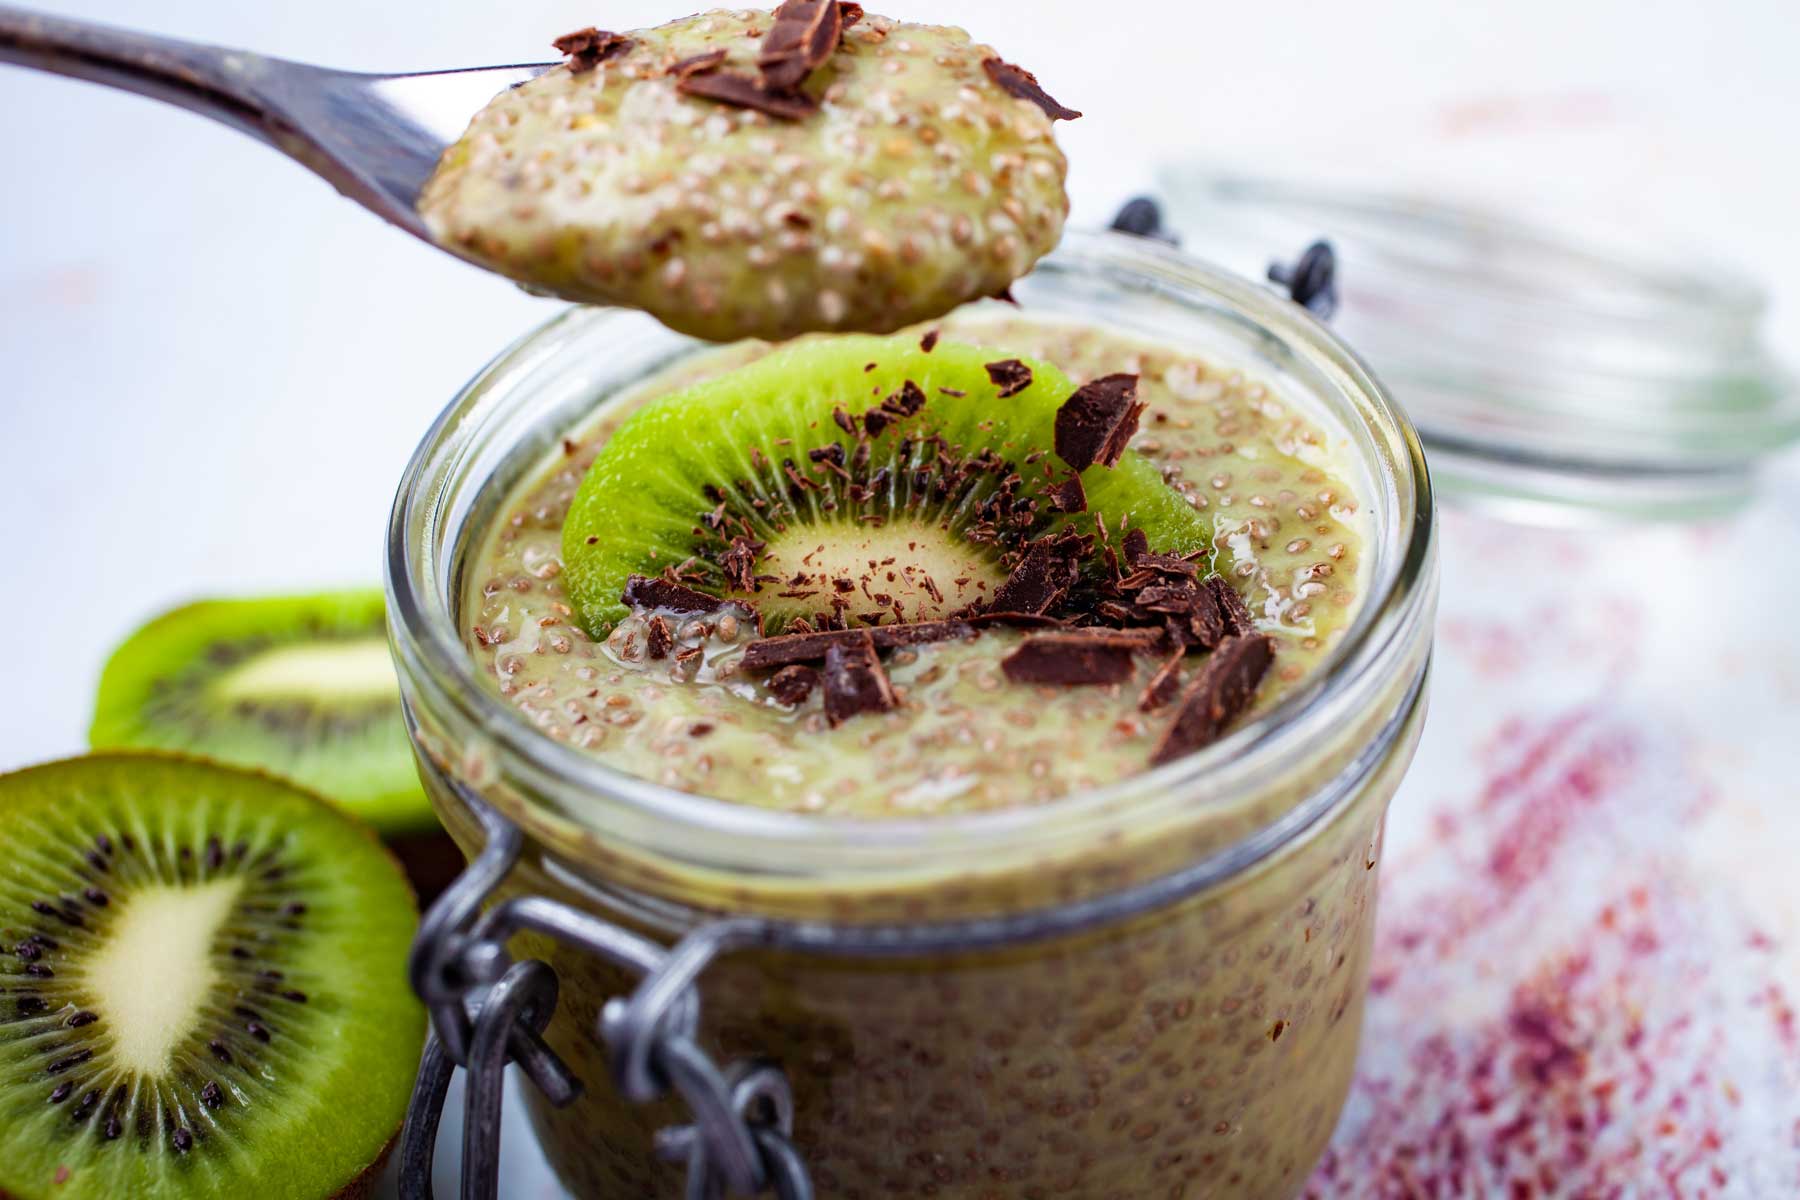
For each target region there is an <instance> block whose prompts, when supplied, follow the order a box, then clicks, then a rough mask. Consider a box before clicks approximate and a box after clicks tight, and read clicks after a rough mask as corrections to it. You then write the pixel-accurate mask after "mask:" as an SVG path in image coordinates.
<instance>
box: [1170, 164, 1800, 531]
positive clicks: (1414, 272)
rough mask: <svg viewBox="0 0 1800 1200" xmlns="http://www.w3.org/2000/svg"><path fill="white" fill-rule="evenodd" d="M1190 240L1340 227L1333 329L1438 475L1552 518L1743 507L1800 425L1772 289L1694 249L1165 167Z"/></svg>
mask: <svg viewBox="0 0 1800 1200" xmlns="http://www.w3.org/2000/svg"><path fill="white" fill-rule="evenodd" d="M1159 187H1160V188H1161V189H1162V191H1163V192H1164V193H1165V194H1166V195H1167V196H1168V198H1169V211H1170V222H1171V224H1172V226H1173V227H1174V228H1175V230H1176V231H1178V232H1179V233H1180V234H1182V235H1184V236H1186V237H1187V238H1188V244H1189V245H1191V246H1193V247H1195V248H1196V249H1197V250H1198V251H1199V252H1200V253H1204V254H1205V255H1206V256H1207V257H1208V258H1211V259H1215V260H1216V261H1218V262H1220V263H1222V264H1223V265H1225V266H1227V267H1229V268H1231V269H1233V270H1237V271H1243V272H1246V273H1249V274H1252V275H1261V274H1262V273H1263V271H1264V270H1265V268H1266V267H1267V266H1268V265H1269V256H1270V254H1271V252H1277V253H1291V252H1293V251H1296V250H1298V249H1299V248H1300V247H1301V246H1303V245H1305V244H1306V242H1307V241H1310V240H1312V239H1314V238H1324V239H1327V240H1329V241H1330V243H1331V245H1332V247H1333V248H1334V250H1335V251H1336V254H1337V259H1338V262H1339V263H1340V264H1341V266H1342V271H1343V284H1342V287H1341V289H1340V293H1341V294H1340V297H1339V299H1340V304H1339V307H1338V311H1337V315H1336V316H1335V318H1334V319H1333V328H1334V329H1335V330H1336V331H1337V332H1338V334H1339V335H1340V336H1342V337H1343V338H1344V339H1345V340H1346V341H1348V342H1349V343H1350V344H1351V345H1353V346H1355V347H1356V348H1357V350H1358V352H1360V353H1361V354H1363V355H1364V356H1365V357H1366V358H1367V359H1368V361H1369V362H1371V363H1373V364H1374V365H1375V368H1376V369H1377V370H1378V371H1379V372H1380V373H1381V378H1382V380H1383V382H1384V383H1386V384H1387V386H1388V387H1390V388H1391V389H1392V390H1393V392H1394V394H1395V395H1397V396H1398V397H1399V398H1400V400H1401V402H1402V403H1404V404H1405V405H1406V408H1407V411H1408V412H1409V413H1410V414H1411V415H1412V417H1413V419H1414V421H1415V422H1416V423H1417V425H1418V429H1419V434H1420V436H1421V438H1422V439H1423V440H1424V442H1425V445H1426V448H1427V450H1428V451H1429V452H1430V455H1431V464H1432V470H1433V472H1434V475H1435V477H1436V480H1437V483H1438V487H1439V490H1440V491H1441V492H1442V493H1443V494H1444V495H1445V496H1446V497H1447V498H1450V499H1453V500H1455V501H1457V502H1459V503H1461V504H1463V505H1466V506H1467V507H1470V508H1477V507H1478V508H1480V509H1482V510H1483V511H1485V512H1488V513H1490V514H1492V515H1494V516H1498V517H1501V518H1504V519H1522V520H1526V521H1529V522H1533V523H1538V524H1551V525H1565V526H1566V525H1572V524H1573V525H1588V526H1592V525H1596V524H1617V523H1619V522H1620V521H1621V520H1629V521H1638V520H1658V521H1662V520H1695V519H1704V518H1711V517H1720V516H1725V515H1729V514H1730V513H1733V512H1735V511H1737V510H1738V509H1740V508H1742V507H1743V506H1744V505H1745V504H1747V503H1748V502H1749V501H1750V499H1751V498H1752V497H1753V496H1754V494H1755V491H1756V485H1757V481H1758V476H1759V474H1760V473H1761V471H1762V468H1763V467H1764V466H1765V465H1766V464H1767V463H1768V462H1769V461H1770V459H1771V458H1772V457H1773V456H1774V455H1776V454H1778V453H1779V452H1781V451H1782V450H1784V449H1786V448H1788V447H1790V446H1792V445H1794V444H1795V442H1796V441H1800V386H1796V383H1795V380H1794V379H1793V377H1792V375H1791V374H1789V373H1788V372H1787V371H1786V370H1785V369H1784V368H1783V367H1782V366H1781V364H1780V363H1779V362H1778V361H1776V359H1775V357H1774V356H1773V355H1772V354H1771V353H1770V350H1769V348H1768V346H1767V344H1766V340H1765V334H1764V328H1763V327H1764V322H1765V318H1766V315H1767V311H1768V298H1767V296H1766V295H1765V294H1764V292H1763V290H1762V289H1761V288H1760V287H1759V286H1757V285H1756V284H1755V283H1754V282H1752V281H1750V280H1747V279H1744V278H1741V277H1739V276H1738V275H1737V274H1735V273H1734V272H1732V271H1730V270H1727V269H1725V268H1723V267H1721V266H1719V265H1717V264H1716V263H1714V262H1711V261H1709V260H1705V259H1702V258H1700V257H1698V256H1689V257H1687V258H1680V257H1676V256H1674V255H1667V256H1663V255H1659V254H1658V252H1657V251H1655V250H1647V249H1645V248H1643V247H1639V246H1628V245H1612V244H1609V243H1607V242H1606V241H1603V240H1602V241H1597V240H1595V239H1594V238H1593V237H1591V236H1590V237H1585V238H1584V237H1581V236H1579V235H1576V234H1574V233H1569V232H1564V231H1560V230H1556V229H1550V228H1540V227H1538V226H1534V225H1531V224H1527V223H1525V222H1522V221H1519V220H1516V219H1514V218H1512V217H1510V216H1508V215H1506V214H1501V213H1495V212H1488V211H1484V210H1481V209H1478V208H1472V207H1467V206H1463V205H1459V204H1456V203H1452V202H1446V201H1440V200H1435V199H1430V198H1427V197H1414V196H1397V195H1383V194H1378V193H1363V192H1356V191H1349V190H1338V189H1334V188H1330V187H1325V186H1318V185H1314V184H1309V183H1301V182H1288V181H1283V180H1277V179H1260V178H1247V177H1238V176H1230V175H1218V174H1214V173H1212V172H1210V171H1208V170H1207V169H1205V168H1203V167H1180V168H1171V169H1168V170H1165V171H1163V172H1162V173H1161V177H1160V179H1159Z"/></svg>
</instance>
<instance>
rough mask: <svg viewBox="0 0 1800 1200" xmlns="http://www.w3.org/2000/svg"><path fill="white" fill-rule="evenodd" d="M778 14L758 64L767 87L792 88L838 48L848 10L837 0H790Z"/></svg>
mask: <svg viewBox="0 0 1800 1200" xmlns="http://www.w3.org/2000/svg"><path fill="white" fill-rule="evenodd" d="M774 16H775V20H774V23H773V24H771V25H770V26H769V32H768V34H767V36H765V37H764V38H763V43H762V53H761V54H760V55H759V56H758V57H757V60H756V68H757V70H758V71H760V72H761V73H762V83H763V87H764V88H766V89H768V90H769V91H772V92H791V91H793V90H794V89H795V88H798V87H799V86H800V85H801V84H802V83H804V82H805V81H806V77H807V76H808V75H810V74H812V72H813V69H814V68H816V67H820V66H823V65H824V64H825V62H826V60H827V59H829V58H830V57H831V55H832V53H833V52H834V51H836V50H837V48H838V38H839V37H840V36H842V34H843V31H844V12H843V9H842V8H841V7H839V5H838V3H837V0H786V2H785V3H784V4H782V5H781V7H780V8H777V9H776V10H775V14H774Z"/></svg>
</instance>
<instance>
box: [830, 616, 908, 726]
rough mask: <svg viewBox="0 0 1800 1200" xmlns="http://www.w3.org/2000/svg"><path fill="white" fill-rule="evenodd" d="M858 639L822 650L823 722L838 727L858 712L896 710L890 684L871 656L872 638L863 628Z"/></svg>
mask: <svg viewBox="0 0 1800 1200" xmlns="http://www.w3.org/2000/svg"><path fill="white" fill-rule="evenodd" d="M857 633H858V634H859V635H860V636H859V637H857V638H855V639H853V640H846V641H841V642H836V643H834V644H833V645H832V646H831V647H830V648H829V649H828V650H826V651H825V674H824V683H825V719H826V720H828V721H830V722H831V723H832V724H833V725H841V724H843V723H844V722H845V721H848V720H849V719H850V718H851V717H854V716H858V715H860V714H862V713H872V712H887V711H888V710H889V709H892V708H897V707H899V704H900V700H899V697H897V696H895V695H894V685H893V684H892V683H890V682H888V677H887V672H886V671H885V670H883V669H882V666H881V660H880V659H879V658H878V657H876V654H875V639H874V638H873V637H870V636H869V631H868V630H866V629H863V630H858V631H857Z"/></svg>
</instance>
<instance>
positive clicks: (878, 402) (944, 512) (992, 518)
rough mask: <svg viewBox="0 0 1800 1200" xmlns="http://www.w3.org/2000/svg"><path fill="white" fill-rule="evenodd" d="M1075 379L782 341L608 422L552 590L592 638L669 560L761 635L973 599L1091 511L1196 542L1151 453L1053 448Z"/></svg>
mask: <svg viewBox="0 0 1800 1200" xmlns="http://www.w3.org/2000/svg"><path fill="white" fill-rule="evenodd" d="M927 345H929V349H927V348H926V346H927ZM1075 391H1076V388H1075V385H1074V383H1073V382H1072V381H1070V380H1069V379H1068V377H1067V376H1065V375H1064V374H1063V373H1062V372H1061V371H1059V370H1057V368H1055V367H1054V366H1052V365H1050V364H1049V363H1046V362H1042V361H1039V360H1035V359H1028V360H1020V359H1012V358H1007V357H1005V356H1004V355H999V354H996V353H995V352H994V351H992V350H988V349H982V348H979V347H975V346H970V345H963V344H960V343H955V342H949V341H938V340H936V339H935V338H933V337H931V336H930V335H928V336H927V338H926V339H924V340H923V341H921V339H919V338H918V337H915V336H911V335H898V336H894V337H887V338H879V337H869V336H863V335H840V336H837V337H828V338H816V339H811V340H806V341H802V342H799V343H796V344H794V345H792V346H789V347H785V348H782V349H778V350H776V351H774V352H772V353H770V354H768V355H767V356H765V357H763V358H760V359H758V360H756V361H754V362H752V363H750V364H748V365H746V366H743V367H740V368H738V369H737V370H734V371H732V372H730V373H729V374H726V375H723V376H720V377H718V378H715V379H712V380H708V381H706V382H703V383H700V384H698V385H696V386H694V387H691V388H688V389H686V390H684V391H681V392H678V393H675V394H672V395H669V396H665V397H662V398H660V399H658V400H655V401H652V402H651V403H649V404H647V405H645V406H644V407H643V408H641V409H639V410H638V411H636V412H635V413H633V414H632V415H631V416H630V417H629V418H628V419H626V420H625V421H624V422H623V423H622V424H621V425H620V426H619V428H618V429H617V430H616V431H615V432H614V433H613V435H612V436H611V437H610V438H609V439H608V440H607V442H606V444H605V445H604V446H603V447H602V448H601V451H600V453H599V455H598V457H597V458H596V459H595V460H594V463H593V465H592V466H591V467H590V468H589V470H588V473H587V475H586V477H585V478H584V479H583V481H582V484H581V487H580V489H579V490H578V491H577V493H576V496H575V499H574V501H573V503H572V504H571V506H570V509H569V513H568V516H567V518H566V519H565V521H564V524H563V545H562V550H563V576H562V581H563V584H564V587H565V590H566V592H567V594H568V596H569V597H570V600H571V602H572V603H573V604H574V606H575V608H576V611H577V614H578V615H579V617H580V618H581V621H582V623H583V625H584V627H585V628H586V629H587V630H588V632H589V633H590V634H591V635H593V636H595V637H604V636H605V635H606V634H607V632H608V631H609V630H610V629H611V628H612V626H613V625H614V624H615V623H616V622H618V621H619V620H621V619H622V618H623V617H625V616H626V615H627V614H628V613H629V611H630V608H629V606H628V604H627V603H626V601H625V600H624V598H623V597H624V593H625V590H626V587H627V585H628V583H629V582H630V580H631V579H632V577H634V576H645V577H655V576H658V575H659V574H663V573H665V572H670V573H672V574H673V575H675V576H677V577H679V578H680V579H681V580H682V581H683V583H684V585H685V586H688V587H690V588H692V589H694V590H697V591H701V592H705V593H707V594H709V595H712V596H717V597H722V598H725V599H734V598H735V599H741V600H744V601H745V602H747V603H748V604H749V605H751V606H752V607H753V608H754V609H755V610H756V611H757V612H758V613H759V614H760V617H761V620H762V622H763V632H765V633H770V634H773V633H779V632H781V631H782V630H783V629H784V628H787V627H789V626H790V625H792V624H793V623H794V622H796V621H798V620H804V621H805V622H806V625H807V626H810V627H813V628H829V627H834V626H840V625H859V624H879V623H901V622H907V621H921V620H932V619H936V618H940V617H946V616H951V615H956V614H958V613H963V612H972V611H979V610H981V609H982V608H984V607H987V606H989V605H990V603H991V602H992V600H993V598H994V596H995V595H996V593H997V592H998V590H999V589H1000V587H1001V585H1002V584H1003V583H1004V582H1005V581H1006V579H1007V577H1008V574H1009V572H1010V571H1011V570H1012V568H1013V567H1014V566H1015V565H1016V564H1017V562H1018V560H1019V559H1020V557H1021V556H1022V555H1023V554H1024V553H1025V552H1026V549H1027V547H1028V546H1029V545H1030V544H1032V543H1034V542H1038V541H1041V540H1043V539H1044V538H1046V537H1053V536H1055V535H1057V534H1059V533H1060V532H1062V531H1063V530H1065V529H1070V530H1074V531H1076V532H1079V533H1082V534H1096V533H1097V525H1098V523H1099V522H1102V521H1104V522H1105V523H1106V525H1107V527H1108V528H1109V529H1112V530H1114V531H1115V536H1117V533H1118V532H1119V531H1122V529H1123V527H1124V526H1125V525H1126V524H1129V526H1130V527H1132V528H1134V529H1137V530H1139V531H1141V533H1142V535H1143V536H1144V537H1145V538H1146V539H1147V542H1148V545H1149V546H1150V547H1151V548H1153V549H1155V550H1158V551H1161V552H1166V553H1175V554H1188V553H1194V552H1201V553H1207V552H1209V551H1210V543H1211V526H1210V523H1209V522H1208V521H1207V520H1206V518H1205V517H1204V516H1203V515H1202V514H1201V513H1200V512H1198V511H1196V510H1195V509H1194V508H1193V506H1192V505H1190V504H1189V503H1188V502H1187V501H1186V500H1185V499H1184V498H1183V497H1182V496H1181V495H1180V494H1179V493H1178V492H1176V491H1175V490H1174V489H1173V488H1171V487H1169V486H1168V485H1167V484H1166V483H1165V482H1164V480H1163V478H1162V475H1161V473H1160V472H1159V471H1158V469H1157V468H1156V466H1155V465H1154V464H1152V463H1151V462H1150V461H1149V460H1147V459H1145V458H1143V457H1142V456H1140V455H1138V454H1136V453H1134V452H1132V451H1129V450H1125V451H1123V452H1122V453H1121V454H1119V455H1117V456H1116V459H1115V461H1113V462H1112V463H1111V465H1107V464H1106V463H1102V462H1094V463H1091V464H1088V465H1086V466H1085V467H1084V468H1083V469H1082V470H1080V471H1076V470H1075V469H1074V468H1072V467H1071V466H1069V465H1068V463H1066V462H1065V461H1064V460H1063V459H1062V458H1061V457H1059V456H1058V454H1057V451H1056V446H1057V437H1058V435H1057V426H1058V414H1059V410H1062V409H1063V407H1064V405H1065V403H1066V402H1067V401H1069V399H1070V398H1071V396H1072V395H1074V393H1075ZM1073 480H1079V486H1077V487H1073V488H1072V487H1071V483H1072V481H1073ZM671 569H672V571H671Z"/></svg>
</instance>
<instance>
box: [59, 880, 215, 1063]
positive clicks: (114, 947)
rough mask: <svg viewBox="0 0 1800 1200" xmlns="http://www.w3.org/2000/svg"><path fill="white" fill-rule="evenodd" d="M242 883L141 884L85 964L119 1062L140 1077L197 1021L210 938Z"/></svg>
mask: <svg viewBox="0 0 1800 1200" xmlns="http://www.w3.org/2000/svg"><path fill="white" fill-rule="evenodd" d="M242 888H243V880H242V879H240V878H238V877H236V876H229V877H227V878H224V879H218V880H214V881H212V882H209V883H197V884H192V885H189V886H185V887H175V886H166V885H165V886H154V887H146V888H144V889H143V890H142V891H139V892H138V893H136V894H135V895H133V896H131V897H130V898H129V899H128V900H126V901H125V907H124V910H123V911H122V912H120V914H119V915H118V917H117V918H116V919H115V920H116V922H117V923H116V924H115V925H114V926H113V928H112V931H111V934H110V936H109V938H108V940H107V941H106V942H105V943H104V944H103V945H102V947H101V949H100V951H99V953H98V954H97V955H95V957H94V960H93V962H91V963H90V964H88V966H87V968H86V971H85V975H86V983H87V985H88V987H89V989H90V990H91V991H92V992H93V995H94V999H95V1001H96V1003H98V1004H99V1005H100V1006H101V1007H102V1008H104V1009H105V1010H106V1012H107V1013H108V1014H109V1015H110V1016H111V1018H112V1019H111V1020H110V1021H108V1022H107V1029H108V1030H109V1031H110V1035H111V1037H112V1041H113V1053H114V1054H115V1056H116V1057H117V1059H118V1062H119V1065H120V1066H121V1067H123V1068H124V1069H125V1070H127V1071H135V1072H137V1073H138V1074H140V1075H159V1074H162V1073H163V1072H164V1071H165V1070H167V1068H168V1065H169V1054H170V1052H171V1051H173V1050H174V1049H175V1047H176V1046H178V1045H180V1044H181V1043H182V1041H183V1040H184V1039H186V1037H187V1036H188V1034H189V1033H191V1032H192V1031H193V1029H194V1027H195V1026H196V1025H198V1024H199V1023H200V1019H201V1012H202V1004H203V1002H204V1001H205V999H206V997H207V996H208V995H209V994H210V993H211V992H212V990H213V986H214V984H215V983H217V982H218V972H217V971H216V970H214V969H213V964H212V943H213V938H214V937H215V936H217V935H218V933H219V930H220V928H221V927H222V926H223V925H224V923H225V920H226V918H227V917H229V916H230V915H231V909H232V906H233V905H234V904H235V903H236V902H237V897H238V892H239V891H240V890H242Z"/></svg>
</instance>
